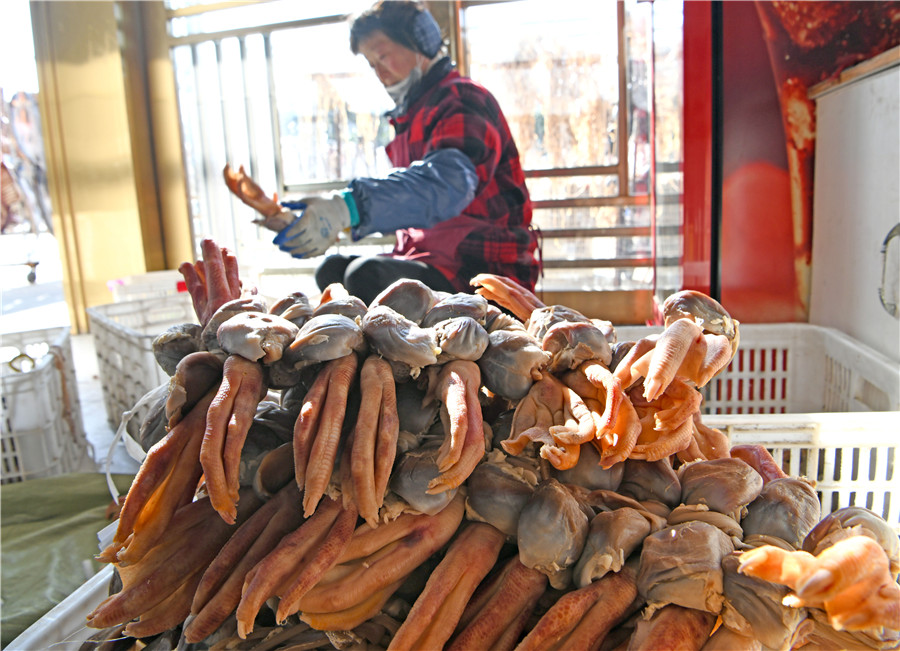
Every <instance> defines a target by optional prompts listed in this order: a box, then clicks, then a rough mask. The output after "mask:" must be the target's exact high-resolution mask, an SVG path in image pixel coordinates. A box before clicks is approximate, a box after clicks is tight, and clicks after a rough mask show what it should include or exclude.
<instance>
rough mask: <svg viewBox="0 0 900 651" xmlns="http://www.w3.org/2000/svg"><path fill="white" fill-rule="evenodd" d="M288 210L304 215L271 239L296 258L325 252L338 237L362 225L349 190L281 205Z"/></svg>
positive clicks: (300, 215) (299, 216) (296, 218)
mask: <svg viewBox="0 0 900 651" xmlns="http://www.w3.org/2000/svg"><path fill="white" fill-rule="evenodd" d="M282 205H283V206H285V208H288V209H300V210H302V212H301V213H300V214H299V215H298V216H297V217H295V218H294V221H293V222H291V223H290V224H289V225H288V226H287V227H286V228H284V229H282V230H281V231H279V232H278V235H276V236H275V239H274V240H272V243H273V244H276V245H277V246H278V248H279V249H281V250H282V251H284V252H285V253H290V254H291V256H292V257H294V258H312V257H315V256H318V255H322V254H323V253H325V252H326V251H327V250H328V248H329V247H330V246H331V245H332V244H334V243H335V242H336V241H337V239H338V234H339V233H340V232H341V231H343V230H345V229H348V228H350V226H351V225H355V224H354V222H355V223H356V224H358V223H359V217H358V216H356V219H355V220H354V219H353V216H354V215H358V213H357V212H356V204H355V203H354V202H353V194H352V193H351V192H350V191H349V190H341V191H338V192H331V193H329V194H325V195H320V196H312V197H305V198H303V199H300V200H299V201H288V202H284V203H282Z"/></svg>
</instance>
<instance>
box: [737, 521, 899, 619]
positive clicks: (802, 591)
mask: <svg viewBox="0 0 900 651" xmlns="http://www.w3.org/2000/svg"><path fill="white" fill-rule="evenodd" d="M738 572H740V573H742V574H747V575H749V576H755V577H757V578H760V579H763V580H765V581H771V582H773V583H780V584H782V585H786V586H788V587H789V588H790V589H791V590H793V591H794V593H795V594H793V595H788V596H787V597H785V599H784V604H785V605H787V606H793V607H796V608H802V607H814V608H821V609H823V610H824V611H825V613H826V614H827V615H828V621H829V623H830V624H831V626H832V627H833V628H834V629H835V630H838V631H841V630H847V631H861V630H866V629H871V628H878V627H884V628H889V629H893V630H898V629H900V585H898V584H897V581H896V578H895V577H894V576H893V575H892V574H891V573H890V567H889V561H888V557H887V554H886V553H885V551H884V549H883V548H882V547H881V545H879V544H878V543H877V542H876V541H874V540H873V539H871V538H869V537H868V536H864V535H857V536H852V537H850V538H845V539H843V540H840V541H838V542H837V543H835V544H834V545H832V546H831V547H827V548H826V549H825V550H824V551H822V552H820V553H819V554H818V556H813V555H812V554H810V553H809V552H804V551H794V552H788V551H785V550H783V549H780V548H778V547H775V546H773V545H765V546H763V547H758V548H756V549H752V550H750V551H748V552H744V553H743V554H741V557H740V565H739V567H738Z"/></svg>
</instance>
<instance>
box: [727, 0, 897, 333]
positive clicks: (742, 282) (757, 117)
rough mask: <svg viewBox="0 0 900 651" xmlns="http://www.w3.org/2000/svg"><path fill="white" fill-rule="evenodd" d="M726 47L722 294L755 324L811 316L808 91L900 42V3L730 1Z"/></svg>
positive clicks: (811, 112) (811, 123) (812, 131)
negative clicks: (809, 309) (809, 313)
mask: <svg viewBox="0 0 900 651" xmlns="http://www.w3.org/2000/svg"><path fill="white" fill-rule="evenodd" d="M722 43H723V46H722V74H723V79H722V88H723V96H722V107H723V108H722V111H723V113H722V120H723V123H722V129H723V142H722V147H723V151H722V161H723V162H722V166H723V169H722V179H723V187H722V224H721V253H720V255H721V288H722V289H721V298H722V302H723V303H724V304H725V305H727V306H728V309H729V311H730V312H731V313H732V315H733V316H734V317H736V318H738V319H740V320H742V321H744V322H748V323H749V322H780V321H805V320H806V318H807V313H808V308H809V269H810V255H811V251H812V237H813V236H814V234H813V232H812V224H813V214H812V197H813V164H814V154H815V138H816V122H815V104H814V103H813V101H812V100H810V99H809V97H808V91H809V88H810V87H812V86H813V85H815V84H816V83H818V82H821V81H824V80H826V79H829V78H832V77H835V76H836V75H838V74H839V73H840V72H841V71H842V70H844V69H845V68H847V67H849V66H852V65H855V64H857V63H859V62H861V61H864V60H866V59H869V58H871V57H873V56H875V55H876V54H879V53H880V52H883V51H885V50H887V49H889V48H891V47H894V46H896V45H897V44H898V43H900V2H810V1H799V2H770V1H763V0H758V1H757V2H723V3H722Z"/></svg>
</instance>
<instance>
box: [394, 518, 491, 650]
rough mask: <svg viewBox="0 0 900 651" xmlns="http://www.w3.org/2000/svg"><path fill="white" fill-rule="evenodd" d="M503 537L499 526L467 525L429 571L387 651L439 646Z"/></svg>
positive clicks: (455, 623)
mask: <svg viewBox="0 0 900 651" xmlns="http://www.w3.org/2000/svg"><path fill="white" fill-rule="evenodd" d="M505 539H506V536H505V535H504V534H503V533H502V532H501V531H500V530H499V529H497V528H495V527H493V526H491V525H489V524H484V523H480V522H473V523H471V524H469V525H468V526H467V527H466V528H465V529H464V530H463V532H462V533H461V534H460V535H459V536H457V537H456V538H455V539H454V540H453V542H452V543H451V545H450V547H449V549H448V550H447V553H446V555H445V556H444V558H443V559H442V560H441V562H440V564H439V565H438V566H437V567H436V568H435V569H434V571H433V572H432V573H431V576H430V577H429V578H428V582H427V583H426V584H425V588H424V589H423V590H422V593H421V594H420V595H419V597H418V598H417V599H416V602H415V603H414V604H413V607H412V610H410V612H409V614H408V615H407V616H406V620H405V621H404V622H403V624H402V625H401V626H400V628H399V629H398V630H397V632H396V633H395V634H394V637H393V639H392V640H391V643H390V646H389V647H388V649H389V651H390V650H400V649H438V648H441V647H443V645H444V644H445V643H446V642H447V640H448V639H449V638H450V636H451V635H452V634H453V629H454V628H455V627H456V625H457V623H458V622H459V618H460V617H461V616H462V613H463V610H464V609H465V606H466V604H467V603H468V601H469V599H470V597H471V596H472V593H473V592H474V591H475V588H477V587H478V584H479V582H480V581H481V580H482V579H483V578H484V577H485V576H486V575H487V573H488V572H489V571H490V570H491V568H492V567H493V566H494V564H495V563H496V562H497V556H498V555H499V553H500V548H501V547H502V545H503V542H504V540H505Z"/></svg>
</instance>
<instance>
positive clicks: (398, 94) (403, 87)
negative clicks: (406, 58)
mask: <svg viewBox="0 0 900 651" xmlns="http://www.w3.org/2000/svg"><path fill="white" fill-rule="evenodd" d="M421 79H422V68H421V66H420V65H418V62H416V65H415V66H413V69H412V70H410V71H409V75H407V77H406V79H403V80H401V81H398V82H397V83H396V84H392V85H390V86H385V87H384V89H385V90H386V91H387V94H388V95H390V96H391V99H392V100H394V104H396V105H397V106H400V105H401V104H403V102H404V100H405V99H406V96H407V94H409V89H410V88H412V87H413V86H415V85H416V83H418V82H419V81H421Z"/></svg>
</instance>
